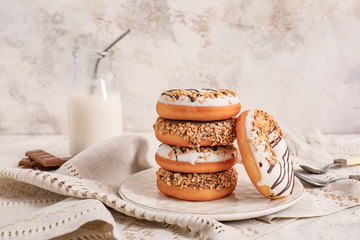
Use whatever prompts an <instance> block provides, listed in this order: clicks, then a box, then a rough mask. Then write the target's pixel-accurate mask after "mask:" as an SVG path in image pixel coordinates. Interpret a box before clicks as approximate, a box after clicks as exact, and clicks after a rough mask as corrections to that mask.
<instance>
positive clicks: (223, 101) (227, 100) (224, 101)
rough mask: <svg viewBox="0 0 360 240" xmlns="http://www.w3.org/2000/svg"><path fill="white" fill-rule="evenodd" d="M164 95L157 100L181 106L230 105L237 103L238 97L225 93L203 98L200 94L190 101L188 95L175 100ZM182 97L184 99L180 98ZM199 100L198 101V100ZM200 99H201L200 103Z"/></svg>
mask: <svg viewBox="0 0 360 240" xmlns="http://www.w3.org/2000/svg"><path fill="white" fill-rule="evenodd" d="M199 92H206V90H202V89H201V90H199ZM164 96H166V95H162V96H160V97H159V100H158V101H159V102H161V103H163V104H167V105H183V106H196V107H197V106H204V107H205V106H207V107H215V106H218V107H222V106H231V105H235V104H238V103H239V102H240V101H239V98H238V97H237V96H236V97H234V96H232V95H227V96H224V95H222V96H220V97H218V98H214V99H213V98H210V97H208V98H205V97H204V96H200V97H199V98H198V100H196V101H194V102H191V99H190V98H188V97H180V98H179V99H178V100H175V101H170V99H171V97H170V96H166V97H165V98H164ZM182 99H184V100H182ZM199 100H200V101H199ZM201 101H203V102H202V103H201Z"/></svg>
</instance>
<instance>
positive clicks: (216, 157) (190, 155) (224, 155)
mask: <svg viewBox="0 0 360 240" xmlns="http://www.w3.org/2000/svg"><path fill="white" fill-rule="evenodd" d="M177 152H178V154H177V158H176V155H175V154H174V150H173V148H172V146H170V145H168V144H162V145H161V146H160V147H159V148H158V150H157V152H156V153H157V154H158V155H159V156H160V157H163V158H166V159H170V160H174V161H179V162H189V163H191V164H195V163H203V162H223V161H225V160H229V159H232V158H233V157H234V156H235V154H236V153H235V151H231V150H230V149H227V148H225V147H220V146H218V147H217V151H216V152H217V153H218V154H215V153H214V152H212V151H211V152H206V153H203V152H198V151H196V150H195V149H191V151H190V152H185V153H181V152H180V150H178V149H177ZM205 154H206V157H205ZM206 158H207V159H206Z"/></svg>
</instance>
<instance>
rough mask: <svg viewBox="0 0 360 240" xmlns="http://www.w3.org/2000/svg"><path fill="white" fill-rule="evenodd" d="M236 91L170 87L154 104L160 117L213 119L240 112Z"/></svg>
mask: <svg viewBox="0 0 360 240" xmlns="http://www.w3.org/2000/svg"><path fill="white" fill-rule="evenodd" d="M240 109H241V105H240V102H239V98H238V97H237V96H236V93H235V92H233V91H230V90H227V89H220V90H214V89H171V90H167V91H164V92H163V93H162V94H161V96H160V97H159V100H158V102H157V104H156V111H157V113H158V114H159V116H160V117H163V118H167V119H175V120H191V121H215V120H223V119H228V118H231V117H233V116H235V115H237V114H238V113H239V112H240Z"/></svg>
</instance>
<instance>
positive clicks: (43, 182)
mask: <svg viewBox="0 0 360 240" xmlns="http://www.w3.org/2000/svg"><path fill="white" fill-rule="evenodd" d="M284 132H285V136H286V139H287V142H288V145H289V148H290V150H291V151H292V152H293V153H294V155H295V163H296V164H299V163H303V162H306V163H309V164H313V165H319V166H320V165H325V164H326V163H327V162H329V161H332V156H331V155H330V154H329V153H328V152H327V151H326V148H325V147H326V146H330V147H331V148H332V150H333V151H334V149H341V151H339V152H341V154H346V152H347V149H346V148H336V146H335V145H337V146H339V147H340V146H342V145H341V144H346V143H345V142H337V143H336V144H335V145H334V141H330V142H329V141H328V142H327V141H326V138H325V137H324V136H323V135H322V134H321V133H320V132H318V131H317V130H316V129H312V130H311V131H308V132H305V133H298V134H293V133H291V132H290V131H287V130H286V129H285V131H284ZM354 142H356V141H354ZM151 144H152V145H154V144H153V143H151ZM151 144H150V145H151ZM351 149H352V153H356V152H357V147H356V145H354V146H352V147H351ZM155 150H156V149H155ZM358 150H359V151H358V153H359V154H360V149H358ZM153 163H154V159H153V156H151V155H150V156H149V140H147V139H146V138H144V137H143V136H142V135H141V134H125V135H122V136H119V137H116V138H113V139H109V140H106V141H104V142H102V143H100V144H98V145H95V146H93V147H90V148H88V149H86V150H85V151H84V152H82V153H80V154H78V155H77V156H75V157H74V158H73V159H71V160H70V161H68V162H67V163H65V164H64V165H63V166H62V167H61V168H60V169H59V170H58V171H56V172H55V173H49V172H41V171H33V170H25V169H19V168H9V167H6V168H0V206H1V208H0V214H1V216H7V217H2V218H0V237H2V238H4V239H49V238H53V237H60V236H61V235H63V236H62V237H60V238H59V239H70V236H75V235H74V234H77V235H76V236H79V237H83V236H86V237H87V238H92V239H114V238H115V239H122V238H127V239H141V238H143V239H156V238H158V239H190V238H193V237H199V238H201V239H238V238H239V237H240V236H241V237H244V238H253V237H259V236H260V233H261V234H266V233H269V232H271V231H274V229H275V228H274V227H269V226H271V225H277V226H279V225H281V224H286V222H283V221H279V220H278V219H288V218H291V219H296V218H300V217H316V216H321V215H325V214H331V213H334V212H336V211H340V210H342V209H344V208H347V207H351V206H355V205H358V204H359V197H360V192H359V190H358V189H359V182H357V181H354V180H346V181H342V182H338V183H335V184H332V185H329V186H328V187H326V188H322V189H318V188H312V187H309V186H307V188H306V191H305V194H304V197H303V199H302V200H301V201H300V202H299V203H298V204H296V205H295V206H293V207H291V208H289V209H286V210H283V211H281V212H279V213H275V214H272V215H270V216H265V217H262V218H261V219H262V220H264V221H267V222H272V223H273V224H271V225H269V224H265V225H264V224H260V223H259V222H256V224H255V223H254V220H243V221H233V222H229V223H220V222H217V221H215V220H212V219H207V218H200V217H194V216H189V215H178V214H173V213H163V212H156V211H150V210H147V209H143V208H141V207H138V206H135V205H133V204H131V203H128V202H125V201H123V200H122V199H121V198H120V197H119V195H118V193H117V188H118V186H119V185H120V183H121V182H122V181H123V180H124V179H126V178H127V177H128V176H130V175H131V174H133V173H135V172H138V171H141V170H143V169H145V168H148V167H150V166H153ZM356 169H357V170H356ZM359 170H360V167H351V171H352V173H356V172H357V171H359ZM348 171H349V170H348V169H336V170H332V171H331V172H330V173H329V174H327V175H325V176H324V177H327V178H330V177H333V176H335V175H342V176H344V174H348ZM105 206H106V207H105ZM19 210H20V211H19ZM129 216H130V217H129ZM131 217H133V218H131ZM121 223H122V224H123V225H121ZM124 223H127V225H126V226H124ZM94 226H101V227H95V228H94ZM250 226H251V227H250ZM84 229H86V230H84ZM244 229H246V231H245V230H244ZM249 229H251V231H250V230H249ZM74 231H75V232H74ZM71 233H72V234H71ZM64 234H67V235H64ZM74 239H76V238H74Z"/></svg>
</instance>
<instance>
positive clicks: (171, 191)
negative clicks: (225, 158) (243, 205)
mask: <svg viewBox="0 0 360 240" xmlns="http://www.w3.org/2000/svg"><path fill="white" fill-rule="evenodd" d="M156 176H157V187H158V189H159V190H160V192H162V193H164V194H165V195H168V196H171V197H174V198H178V199H183V200H188V201H210V200H215V199H219V198H223V197H225V196H227V195H229V194H230V193H232V192H233V191H234V189H235V187H236V183H237V171H236V169H235V168H230V169H228V170H226V171H222V172H215V173H179V172H172V171H169V170H166V169H164V168H160V169H159V170H158V171H157V172H156Z"/></svg>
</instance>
